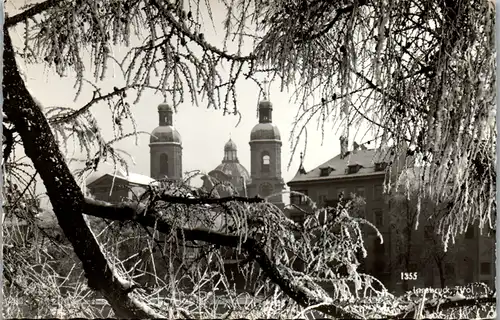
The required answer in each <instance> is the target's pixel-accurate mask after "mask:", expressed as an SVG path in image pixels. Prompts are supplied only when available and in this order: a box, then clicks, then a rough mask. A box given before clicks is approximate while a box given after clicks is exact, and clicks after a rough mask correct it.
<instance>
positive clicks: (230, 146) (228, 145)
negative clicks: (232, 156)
mask: <svg viewBox="0 0 500 320" xmlns="http://www.w3.org/2000/svg"><path fill="white" fill-rule="evenodd" d="M224 151H238V147H236V143H234V141H233V140H232V139H229V141H228V142H226V144H225V145H224Z"/></svg>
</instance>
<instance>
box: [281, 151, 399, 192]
mask: <svg viewBox="0 0 500 320" xmlns="http://www.w3.org/2000/svg"><path fill="white" fill-rule="evenodd" d="M377 162H389V154H388V152H387V151H381V150H379V149H366V150H356V151H351V152H349V153H348V154H347V155H346V156H345V157H343V158H342V157H341V155H340V154H339V155H337V156H335V157H334V158H332V159H330V160H328V161H326V162H325V163H323V164H321V165H319V166H317V167H316V168H314V169H312V170H311V171H309V172H305V173H301V172H297V174H296V175H295V177H294V178H293V179H292V180H291V181H290V182H288V183H289V184H290V183H297V182H302V181H304V182H305V181H320V180H331V179H339V178H348V177H349V178H350V177H353V178H354V177H365V176H376V175H384V174H385V170H384V171H375V163H377ZM350 165H359V166H360V167H359V171H357V172H356V173H348V171H347V170H348V167H349V166H350ZM322 168H325V169H326V168H330V169H329V170H328V171H330V172H329V173H328V174H327V175H324V176H321V175H320V173H321V169H322Z"/></svg>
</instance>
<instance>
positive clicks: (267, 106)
mask: <svg viewBox="0 0 500 320" xmlns="http://www.w3.org/2000/svg"><path fill="white" fill-rule="evenodd" d="M272 113H273V105H272V104H271V102H269V101H267V100H263V101H261V102H260V103H259V123H258V124H257V125H255V127H254V128H253V129H252V132H251V133H250V157H251V162H250V176H251V181H252V182H251V183H250V184H249V185H248V186H247V189H248V194H249V196H250V197H254V196H256V195H258V196H261V197H267V196H269V195H271V194H275V193H279V192H282V191H283V190H284V189H285V183H284V181H283V178H282V177H281V136H280V132H279V130H278V127H277V126H276V125H274V124H273V123H272ZM268 200H269V201H270V202H272V203H274V204H276V205H278V206H279V207H281V208H283V206H284V204H283V195H281V194H280V195H277V196H274V197H272V198H269V199H268Z"/></svg>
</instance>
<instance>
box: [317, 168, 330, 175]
mask: <svg viewBox="0 0 500 320" xmlns="http://www.w3.org/2000/svg"><path fill="white" fill-rule="evenodd" d="M332 171H333V168H332V167H325V168H320V172H319V175H320V177H328V176H329V175H330V173H331V172H332Z"/></svg>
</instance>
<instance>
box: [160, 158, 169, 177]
mask: <svg viewBox="0 0 500 320" xmlns="http://www.w3.org/2000/svg"><path fill="white" fill-rule="evenodd" d="M164 176H167V177H168V156H167V155H166V154H164V153H162V154H161V155H160V177H161V178H163V177H164Z"/></svg>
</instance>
